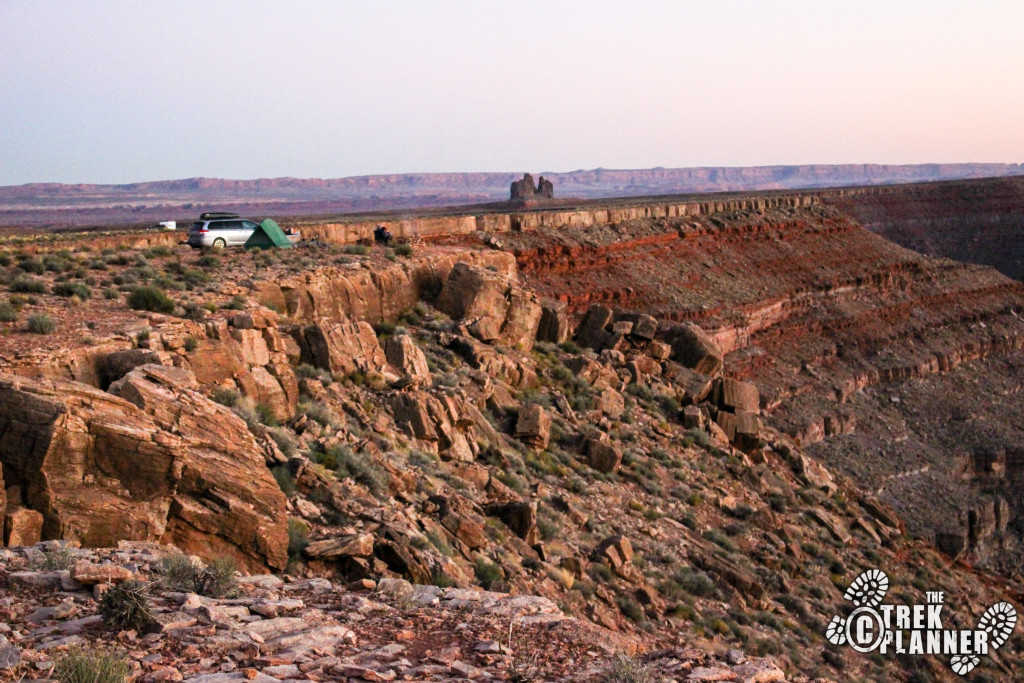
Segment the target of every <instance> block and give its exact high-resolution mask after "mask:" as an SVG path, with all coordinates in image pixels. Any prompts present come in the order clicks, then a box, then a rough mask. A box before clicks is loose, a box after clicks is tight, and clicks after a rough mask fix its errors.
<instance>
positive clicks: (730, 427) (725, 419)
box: [715, 410, 736, 443]
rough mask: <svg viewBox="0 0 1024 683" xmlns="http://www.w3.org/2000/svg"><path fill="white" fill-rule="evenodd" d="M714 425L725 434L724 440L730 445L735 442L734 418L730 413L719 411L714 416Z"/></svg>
mask: <svg viewBox="0 0 1024 683" xmlns="http://www.w3.org/2000/svg"><path fill="white" fill-rule="evenodd" d="M715 423H716V424H717V425H718V426H719V427H720V428H721V429H722V432H723V433H724V434H725V440H726V441H728V442H729V443H732V442H733V441H735V440H736V416H735V415H733V414H732V413H727V412H725V411H724V410H719V411H718V415H716V416H715Z"/></svg>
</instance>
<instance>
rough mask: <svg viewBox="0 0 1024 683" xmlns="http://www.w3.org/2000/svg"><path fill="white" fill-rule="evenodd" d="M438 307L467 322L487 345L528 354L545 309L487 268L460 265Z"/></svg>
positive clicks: (531, 295) (534, 299)
mask: <svg viewBox="0 0 1024 683" xmlns="http://www.w3.org/2000/svg"><path fill="white" fill-rule="evenodd" d="M437 307H438V308H439V309H440V310H442V311H444V312H445V313H447V314H448V315H450V316H451V317H452V318H454V319H455V320H462V321H465V322H466V324H467V326H468V329H469V332H470V334H472V335H473V336H474V337H476V338H477V339H480V340H481V341H485V342H495V343H501V344H505V345H508V346H512V347H516V348H518V349H520V350H522V351H529V350H530V349H531V348H533V343H534V341H535V340H536V339H537V329H538V328H539V327H540V321H541V315H542V313H543V308H542V307H541V304H540V301H539V300H538V299H537V297H536V295H534V294H533V293H531V292H529V291H527V290H525V289H523V288H522V287H520V286H519V285H518V284H516V283H515V282H513V281H512V280H511V279H510V278H509V277H507V276H505V275H503V274H501V273H499V272H497V271H493V270H489V269H487V268H481V267H479V266H472V265H469V264H466V263H457V264H455V267H454V268H452V270H451V273H449V274H448V279H447V280H446V281H445V283H444V287H443V288H442V289H441V296H440V297H439V298H438V300H437Z"/></svg>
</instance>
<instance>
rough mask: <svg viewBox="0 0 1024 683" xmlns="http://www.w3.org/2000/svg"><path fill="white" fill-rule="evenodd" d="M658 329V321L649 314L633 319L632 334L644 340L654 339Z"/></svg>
mask: <svg viewBox="0 0 1024 683" xmlns="http://www.w3.org/2000/svg"><path fill="white" fill-rule="evenodd" d="M657 331H658V321H657V320H656V319H655V318H654V317H653V316H649V315H638V316H637V317H636V320H635V321H633V330H632V332H630V334H631V335H632V336H633V337H634V338H636V339H640V340H642V341H652V340H653V339H654V335H655V334H656V333H657Z"/></svg>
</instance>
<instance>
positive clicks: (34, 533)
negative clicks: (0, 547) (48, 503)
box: [4, 508, 43, 547]
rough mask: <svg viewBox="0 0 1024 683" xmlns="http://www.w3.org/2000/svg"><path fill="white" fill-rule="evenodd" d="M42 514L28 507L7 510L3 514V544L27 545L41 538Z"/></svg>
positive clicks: (12, 545) (9, 545)
mask: <svg viewBox="0 0 1024 683" xmlns="http://www.w3.org/2000/svg"><path fill="white" fill-rule="evenodd" d="M42 535H43V515H42V514H40V513H39V512H36V511H35V510H29V509H28V508H15V509H13V510H8V511H7V514H6V515H5V516H4V545H6V546H7V547H14V546H29V545H35V544H36V543H39V541H41V540H43V538H42Z"/></svg>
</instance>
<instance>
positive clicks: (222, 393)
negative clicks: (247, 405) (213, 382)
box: [210, 387, 242, 408]
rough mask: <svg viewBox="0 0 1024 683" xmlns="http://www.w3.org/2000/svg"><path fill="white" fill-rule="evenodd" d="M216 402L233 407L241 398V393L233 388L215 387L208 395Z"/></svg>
mask: <svg viewBox="0 0 1024 683" xmlns="http://www.w3.org/2000/svg"><path fill="white" fill-rule="evenodd" d="M210 398H212V399H213V400H214V401H216V402H217V403H219V404H221V405H222V406H227V407H228V408H233V407H234V406H236V405H238V402H239V401H241V400H242V395H241V394H240V393H238V391H237V390H235V389H225V388H224V387H217V388H216V389H214V390H213V393H212V394H211V395H210Z"/></svg>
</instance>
